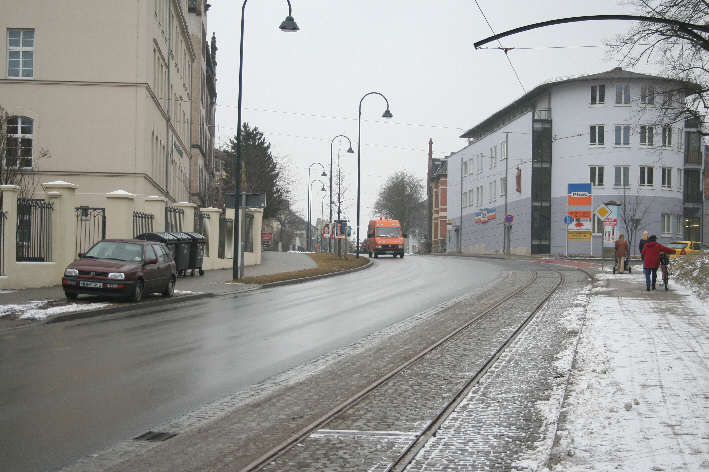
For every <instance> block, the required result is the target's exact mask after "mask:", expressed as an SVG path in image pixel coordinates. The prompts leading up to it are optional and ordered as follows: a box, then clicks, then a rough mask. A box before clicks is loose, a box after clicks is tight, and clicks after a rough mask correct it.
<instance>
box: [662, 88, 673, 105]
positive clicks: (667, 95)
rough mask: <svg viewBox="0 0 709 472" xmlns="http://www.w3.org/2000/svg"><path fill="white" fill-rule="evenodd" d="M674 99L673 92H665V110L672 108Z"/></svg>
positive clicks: (663, 98)
mask: <svg viewBox="0 0 709 472" xmlns="http://www.w3.org/2000/svg"><path fill="white" fill-rule="evenodd" d="M673 98H674V97H673V95H672V90H665V93H663V94H662V106H663V107H665V108H671V107H672V99H673Z"/></svg>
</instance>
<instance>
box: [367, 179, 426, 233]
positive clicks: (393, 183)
mask: <svg viewBox="0 0 709 472" xmlns="http://www.w3.org/2000/svg"><path fill="white" fill-rule="evenodd" d="M423 189H424V187H423V183H422V182H421V180H420V179H418V178H416V177H415V176H413V175H411V174H409V173H407V172H406V171H399V172H396V173H395V174H394V175H392V176H390V177H389V178H388V179H387V181H386V183H385V184H384V187H382V189H381V190H380V191H379V196H378V197H377V201H376V203H375V204H374V211H375V212H376V213H378V214H379V215H381V216H386V217H389V218H394V219H397V220H399V222H400V223H401V229H402V231H403V232H407V231H410V230H416V229H419V230H421V229H423V228H422V227H421V226H422V224H423V221H424V215H423V214H422V211H423V207H422V206H421V205H420V204H419V203H420V202H421V201H422V200H423Z"/></svg>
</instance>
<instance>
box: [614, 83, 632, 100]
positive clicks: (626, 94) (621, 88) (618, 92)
mask: <svg viewBox="0 0 709 472" xmlns="http://www.w3.org/2000/svg"><path fill="white" fill-rule="evenodd" d="M615 104H616V105H630V84H618V85H616V86H615Z"/></svg>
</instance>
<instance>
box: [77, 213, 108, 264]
mask: <svg viewBox="0 0 709 472" xmlns="http://www.w3.org/2000/svg"><path fill="white" fill-rule="evenodd" d="M75 213H76V242H75V244H74V253H75V254H79V253H81V252H86V251H87V250H88V249H89V248H90V247H91V246H93V245H94V244H95V243H96V242H98V241H100V240H102V239H105V238H106V209H105V208H90V207H87V206H80V207H76V208H75Z"/></svg>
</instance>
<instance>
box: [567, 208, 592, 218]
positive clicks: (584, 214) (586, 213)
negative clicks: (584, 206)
mask: <svg viewBox="0 0 709 472" xmlns="http://www.w3.org/2000/svg"><path fill="white" fill-rule="evenodd" d="M568 213H569V216H570V217H571V218H573V219H575V220H578V219H580V218H584V219H591V218H592V217H593V215H592V212H591V210H569V212H568Z"/></svg>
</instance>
